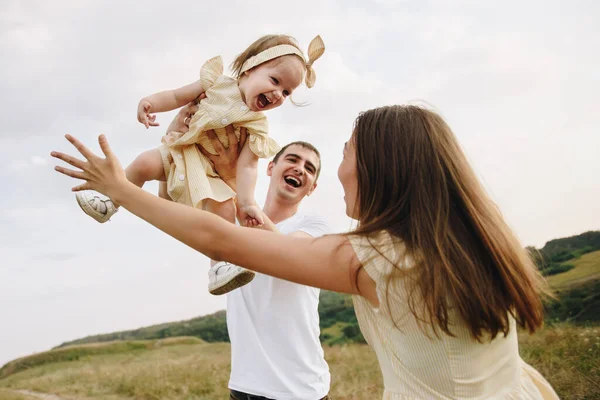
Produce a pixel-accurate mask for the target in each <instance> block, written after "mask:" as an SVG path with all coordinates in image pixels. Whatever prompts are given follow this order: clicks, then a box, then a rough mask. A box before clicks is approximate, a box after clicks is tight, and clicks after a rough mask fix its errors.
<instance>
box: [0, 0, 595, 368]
mask: <svg viewBox="0 0 600 400" xmlns="http://www.w3.org/2000/svg"><path fill="white" fill-rule="evenodd" d="M206 4H208V3H207V2H204V1H196V2H188V1H186V2H182V1H170V2H162V1H161V2H152V1H150V2H144V3H143V4H142V3H139V2H134V1H117V0H107V1H100V2H99V1H90V0H78V1H77V2H73V1H66V0H56V1H52V2H47V1H28V0H4V1H2V2H1V3H0V60H1V61H0V106H1V107H2V109H3V110H4V112H3V124H2V127H1V128H0V156H1V157H2V159H4V160H5V161H6V165H5V167H4V168H2V169H1V170H0V176H1V178H2V180H3V182H4V184H3V186H2V189H1V190H2V196H0V255H1V260H2V261H1V262H0V327H1V328H0V365H2V364H4V363H5V362H8V361H10V360H12V359H14V358H16V357H20V356H25V355H28V354H31V353H34V352H39V351H45V350H48V349H50V348H52V347H53V346H56V345H58V344H60V343H62V342H65V341H69V340H73V339H76V338H80V337H83V336H87V335H92V334H99V333H107V332H113V331H116V330H125V329H135V328H138V327H141V326H147V325H150V324H156V323H162V322H167V321H177V320H183V319H188V318H192V317H195V316H199V315H204V314H208V313H212V312H214V311H217V310H220V309H224V308H225V302H226V300H225V297H223V296H221V297H215V296H212V295H210V294H209V293H208V291H207V283H208V278H207V266H208V260H207V259H206V258H205V257H204V256H202V255H200V254H199V253H195V252H194V251H192V250H190V249H189V248H187V247H186V246H184V245H182V244H181V243H179V242H176V241H175V240H174V239H172V238H170V237H168V236H166V235H164V234H163V233H161V232H159V231H158V230H156V229H154V228H153V227H151V226H150V225H148V224H146V223H145V222H143V221H141V220H138V219H137V218H135V217H134V216H132V215H131V214H129V213H128V212H127V211H125V210H123V211H120V212H119V213H118V214H117V215H115V216H114V217H113V219H112V221H111V222H109V223H106V224H98V223H96V222H95V221H94V220H92V219H91V218H89V217H88V216H86V215H84V214H83V213H82V212H81V210H80V209H79V207H78V205H77V203H76V201H75V198H74V195H73V194H72V193H71V192H70V188H71V187H72V186H74V181H71V180H70V179H68V178H66V177H64V176H61V175H59V174H58V173H56V172H54V171H53V166H54V165H55V164H56V162H55V161H54V160H53V159H51V157H50V156H49V153H50V151H51V150H59V151H69V152H72V149H71V148H70V146H69V144H68V143H67V142H66V140H65V139H64V137H63V135H64V134H65V133H71V134H73V135H75V136H76V137H78V138H80V139H82V140H83V141H84V143H86V144H88V145H90V146H91V147H92V148H93V149H96V150H97V149H98V146H97V142H96V137H97V135H98V134H99V133H104V134H106V135H107V137H108V139H109V141H110V143H111V146H112V148H113V150H114V151H115V153H116V154H117V155H118V157H119V158H120V160H121V161H122V163H123V164H124V165H126V164H128V163H129V162H131V161H132V160H133V159H134V157H135V156H136V155H137V154H139V153H140V152H141V151H144V150H146V149H150V148H153V147H156V146H157V145H158V144H159V142H160V137H161V136H162V134H163V133H164V129H165V127H166V126H167V125H168V124H169V122H170V120H171V118H172V117H173V116H174V115H175V114H174V112H171V113H165V114H160V115H158V117H157V119H158V122H159V123H160V124H161V126H160V127H157V128H152V129H149V130H146V129H145V128H144V127H143V126H142V125H141V124H139V123H138V122H137V120H136V108H137V104H138V101H139V100H140V99H141V98H142V97H144V96H146V95H149V94H151V93H154V92H157V91H161V90H165V89H172V88H176V87H180V86H183V85H185V84H188V83H191V82H193V81H194V80H196V79H198V73H199V69H200V66H201V65H202V64H203V63H204V61H206V60H208V59H209V58H212V57H214V56H216V55H221V56H222V57H223V59H224V62H225V64H226V65H228V64H229V63H230V62H231V61H233V58H234V57H235V56H236V55H237V54H239V53H241V52H242V51H243V50H244V49H245V48H246V46H248V45H249V44H250V43H251V42H252V41H254V40H255V39H257V38H258V37H260V36H261V35H264V34H268V33H287V34H291V35H292V36H294V37H296V38H297V39H298V40H299V42H300V43H301V46H302V48H303V49H306V47H307V46H308V43H309V41H310V40H311V39H312V38H313V37H314V36H315V35H317V34H320V35H321V36H322V38H323V40H324V42H325V45H326V51H325V54H324V55H323V57H322V58H321V59H319V60H318V61H317V62H316V63H315V65H314V67H315V71H316V74H317V82H316V85H315V87H314V88H312V89H307V88H305V87H301V88H299V89H298V90H297V91H296V93H295V94H294V100H295V101H296V102H306V103H308V105H307V106H305V107H297V106H294V105H292V104H291V103H287V104H284V106H282V107H280V108H279V109H276V110H273V111H270V112H269V113H268V118H269V126H270V134H271V135H272V137H273V138H275V139H276V140H277V141H278V142H279V143H280V144H285V143H288V142H290V141H293V140H305V141H309V142H312V143H313V144H314V145H315V146H316V147H317V148H318V149H320V151H321V153H322V167H323V171H322V174H321V178H320V179H319V186H318V188H317V190H316V191H315V193H314V194H313V195H312V196H311V197H310V198H307V199H306V200H305V201H304V203H303V204H302V207H301V210H302V212H305V213H311V214H319V215H324V216H326V217H327V218H328V219H329V221H330V223H331V225H332V228H333V231H335V232H343V231H347V230H348V229H350V228H351V227H352V223H351V221H350V220H349V219H348V218H347V217H346V216H345V215H344V203H343V192H342V188H341V185H340V184H339V182H338V180H337V166H338V164H339V162H340V160H341V155H342V147H343V144H344V142H345V141H346V140H347V139H348V138H349V136H350V133H351V130H352V127H353V123H354V120H355V118H356V116H357V115H358V113H359V112H361V111H364V110H368V109H370V108H374V107H377V106H382V105H389V104H407V103H408V104H421V105H426V106H427V107H430V108H432V109H434V110H436V111H437V112H439V113H440V114H441V115H442V116H443V117H444V118H445V119H446V121H447V122H448V123H449V125H450V127H451V128H452V129H453V131H454V132H455V134H456V136H457V137H458V139H459V141H460V143H461V144H462V146H463V148H464V150H465V152H466V153H467V155H468V157H469V160H470V161H471V163H472V165H473V168H474V169H475V171H476V173H477V175H478V176H479V177H480V179H481V180H482V181H483V183H484V186H485V187H486V189H487V190H488V191H489V193H490V195H491V197H492V198H493V199H494V201H495V202H497V204H498V206H499V207H500V210H501V211H502V212H503V214H504V216H505V218H506V220H507V221H508V223H509V225H510V226H511V227H512V228H513V229H514V230H515V232H516V234H517V235H518V237H519V239H520V240H521V242H522V243H523V245H533V246H536V247H541V246H543V245H544V243H545V242H546V241H548V240H551V239H554V238H558V237H564V236H570V235H574V234H578V233H581V232H584V231H588V230H599V229H600V206H599V204H600V201H599V199H600V180H599V179H598V177H599V176H600V158H599V156H598V155H599V149H600V134H599V133H600V132H598V131H599V128H598V127H599V126H600V112H599V110H600V97H599V96H598V93H599V92H600V69H599V68H598V65H599V64H600V52H598V49H600V33H599V31H598V27H597V22H598V21H599V20H600V3H598V2H596V1H592V0H589V1H583V0H581V1H578V0H573V1H570V2H568V3H567V2H564V1H551V0H550V1H548V0H546V1H538V0H532V1H525V0H520V1H514V0H506V1H502V2H498V1H496V2H489V1H488V2H482V1H475V0H457V1H443V0H419V1H401V0H398V1H394V0H361V1H343V2H342V1H339V2H336V1H330V0H318V1H313V0H304V1H301V2H287V1H280V0H278V1H270V0H263V1H261V2H248V1H238V0H226V1H223V2H219V3H218V4H217V3H211V5H210V7H207V6H206ZM266 166H267V162H266V161H261V162H260V164H259V181H258V184H257V190H256V198H257V200H258V201H259V202H260V203H262V201H264V195H265V192H266V188H267V186H268V178H267V177H266V175H265V172H264V171H265V169H266ZM146 188H147V190H149V191H151V192H154V193H156V190H157V185H156V184H154V183H151V184H148V185H147V186H146Z"/></svg>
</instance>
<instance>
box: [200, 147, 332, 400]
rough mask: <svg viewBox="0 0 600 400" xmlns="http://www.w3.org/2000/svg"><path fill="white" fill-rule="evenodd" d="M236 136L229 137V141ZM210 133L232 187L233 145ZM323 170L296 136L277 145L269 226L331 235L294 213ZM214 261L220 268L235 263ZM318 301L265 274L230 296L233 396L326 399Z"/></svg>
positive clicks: (218, 165)
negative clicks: (296, 139)
mask: <svg viewBox="0 0 600 400" xmlns="http://www.w3.org/2000/svg"><path fill="white" fill-rule="evenodd" d="M234 138H235V137H234V136H232V135H230V140H232V139H233V140H235V139H234ZM212 139H213V145H214V146H215V149H217V151H218V152H219V155H218V156H214V157H210V158H211V160H212V161H213V163H214V164H215V169H216V171H217V173H219V175H220V176H221V177H222V179H223V180H225V181H226V182H227V183H228V184H229V185H230V186H232V187H233V188H234V189H235V187H234V186H233V185H235V176H234V174H235V169H234V165H235V163H236V159H237V150H232V146H230V147H229V148H228V149H224V148H223V146H222V145H221V143H220V142H219V141H218V140H216V139H215V138H214V136H212ZM242 140H243V139H242ZM242 140H240V142H241V141H242ZM234 146H235V145H234ZM235 147H236V149H237V147H239V145H238V146H235ZM320 169H321V159H320V154H319V152H318V151H317V149H315V148H314V147H313V146H312V145H311V144H309V143H306V142H293V143H290V144H288V145H287V146H285V147H283V148H282V149H281V151H280V152H279V153H278V154H277V155H276V156H275V157H274V159H273V161H271V162H270V163H269V166H268V168H267V175H268V176H270V177H271V181H270V184H269V189H268V192H267V198H266V201H265V205H264V207H263V211H264V213H265V215H266V217H267V218H266V222H265V227H266V228H267V229H270V230H273V231H277V232H279V233H281V234H284V235H291V236H299V237H319V236H321V235H324V234H326V233H329V230H330V229H329V226H328V225H327V223H326V222H325V220H324V219H322V218H320V217H316V216H307V215H301V214H298V207H299V205H300V202H301V201H302V199H304V197H305V196H309V195H310V194H311V193H312V192H313V191H314V190H315V188H316V187H317V178H318V176H319V172H320ZM217 264H219V265H220V268H219V270H224V272H225V273H228V272H227V270H228V269H236V268H240V267H238V266H235V265H232V264H228V263H224V262H219V263H217ZM318 304H319V289H316V288H312V287H308V286H304V285H299V284H296V283H291V282H287V281H284V280H281V279H277V278H273V277H270V276H266V275H263V274H256V276H255V277H254V279H253V280H252V281H251V282H250V283H249V284H247V285H245V286H243V287H241V288H239V289H236V290H233V291H232V292H230V293H229V294H228V295H227V329H228V331H229V337H230V339H231V376H230V379H229V389H230V398H231V399H234V400H250V399H252V400H254V399H256V400H258V399H262V400H264V399H275V400H319V399H327V398H328V397H327V394H328V393H329V386H330V374H329V367H328V365H327V362H326V361H325V359H324V357H323V348H322V347H321V343H320V341H319V314H318V311H317V307H318Z"/></svg>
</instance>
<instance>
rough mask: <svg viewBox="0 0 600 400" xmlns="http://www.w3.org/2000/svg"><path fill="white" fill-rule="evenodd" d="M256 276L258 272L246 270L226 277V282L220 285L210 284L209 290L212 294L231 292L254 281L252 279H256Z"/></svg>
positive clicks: (218, 294)
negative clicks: (211, 285)
mask: <svg viewBox="0 0 600 400" xmlns="http://www.w3.org/2000/svg"><path fill="white" fill-rule="evenodd" d="M255 276H256V274H255V273H254V272H252V271H244V272H242V273H240V274H237V275H233V276H231V277H230V278H229V279H227V278H226V281H225V283H224V284H222V285H220V286H218V287H213V288H211V287H210V286H209V288H208V291H209V292H210V294H213V295H215V296H220V295H222V294H225V293H229V292H231V291H232V290H235V289H237V288H239V287H242V286H244V285H247V284H248V283H250V282H252V279H254V277H255ZM222 279H223V278H222Z"/></svg>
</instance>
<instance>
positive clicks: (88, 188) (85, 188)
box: [71, 182, 92, 192]
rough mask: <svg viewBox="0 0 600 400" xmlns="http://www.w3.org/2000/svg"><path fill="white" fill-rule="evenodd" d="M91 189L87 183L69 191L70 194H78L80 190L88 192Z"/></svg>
mask: <svg viewBox="0 0 600 400" xmlns="http://www.w3.org/2000/svg"><path fill="white" fill-rule="evenodd" d="M90 189H92V186H91V185H90V183H89V182H86V183H83V184H81V185H79V186H75V187H74V188H72V189H71V191H72V192H80V191H82V190H90Z"/></svg>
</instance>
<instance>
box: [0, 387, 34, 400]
mask: <svg viewBox="0 0 600 400" xmlns="http://www.w3.org/2000/svg"><path fill="white" fill-rule="evenodd" d="M0 399H1V400H38V399H36V398H35V397H30V396H27V395H24V394H21V393H15V392H13V391H10V390H6V389H0Z"/></svg>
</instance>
